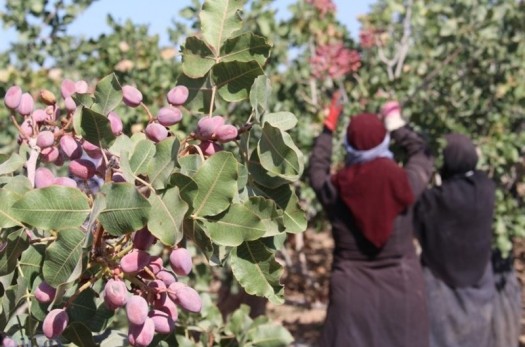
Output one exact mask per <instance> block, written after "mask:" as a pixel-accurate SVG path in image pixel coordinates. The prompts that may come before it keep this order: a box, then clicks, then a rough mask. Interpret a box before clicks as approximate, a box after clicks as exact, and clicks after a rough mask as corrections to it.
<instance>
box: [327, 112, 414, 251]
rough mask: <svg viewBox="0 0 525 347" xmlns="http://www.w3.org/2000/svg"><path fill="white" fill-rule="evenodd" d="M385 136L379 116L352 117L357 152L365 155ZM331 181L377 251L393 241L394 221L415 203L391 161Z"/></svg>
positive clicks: (351, 139) (351, 169) (355, 168)
mask: <svg viewBox="0 0 525 347" xmlns="http://www.w3.org/2000/svg"><path fill="white" fill-rule="evenodd" d="M386 134H387V131H386V129H385V127H384V126H383V123H381V121H380V120H379V119H378V118H377V116H375V115H373V114H361V115H357V116H354V117H352V119H351V121H350V124H349V126H348V129H347V140H348V143H349V144H350V145H351V146H352V147H354V148H355V149H356V150H363V151H364V150H370V149H372V148H374V147H376V146H378V145H380V144H381V143H382V142H383V140H384V139H385V136H386ZM332 181H333V183H334V185H335V186H336V188H337V189H338V191H339V194H340V196H341V199H342V200H343V201H344V203H345V204H346V206H347V207H348V208H349V209H350V211H351V212H352V215H353V216H354V218H355V220H356V223H357V226H358V227H359V229H360V231H361V232H362V233H363V235H364V236H365V237H366V238H367V239H368V240H369V241H370V242H371V243H372V244H374V245H375V246H376V247H378V248H380V247H383V245H384V244H385V243H386V241H387V240H388V238H389V237H390V234H391V233H392V230H393V223H394V219H395V218H396V217H397V216H398V215H399V214H400V213H401V212H403V211H404V210H405V209H406V208H407V207H408V206H410V205H411V204H412V203H414V195H413V193H412V189H411V188H410V185H409V183H408V177H407V175H406V173H405V171H404V170H403V169H402V168H400V167H399V166H398V165H397V164H396V163H395V162H394V161H393V160H391V159H389V158H383V157H379V158H376V159H373V160H371V161H368V162H364V163H359V164H354V165H350V166H346V167H345V168H343V169H342V170H340V171H339V172H338V173H336V174H335V175H334V176H333V177H332Z"/></svg>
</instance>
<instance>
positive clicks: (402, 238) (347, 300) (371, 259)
mask: <svg viewBox="0 0 525 347" xmlns="http://www.w3.org/2000/svg"><path fill="white" fill-rule="evenodd" d="M392 138H393V139H394V140H395V141H396V142H397V143H398V144H399V145H400V146H401V147H402V148H403V149H405V150H406V151H407V153H408V156H409V159H408V162H407V164H406V165H405V167H404V169H405V171H406V173H407V175H408V179H409V183H410V186H411V189H412V192H413V194H414V196H415V197H416V199H417V197H418V196H419V195H420V194H421V193H422V192H423V190H424V189H425V187H426V185H427V183H428V181H429V178H430V175H431V173H432V169H433V161H432V158H431V157H430V156H428V155H426V154H425V143H424V141H423V140H422V139H421V138H420V137H419V136H418V135H417V134H416V133H414V132H413V131H411V130H410V129H409V128H408V127H403V128H401V129H398V130H396V131H394V132H393V133H392ZM331 156H332V134H331V133H330V132H328V131H325V132H323V133H322V134H321V135H320V136H319V137H318V138H317V140H316V142H315V145H314V148H313V152H312V155H311V157H310V168H309V176H310V184H311V185H312V187H313V189H314V190H315V192H316V194H317V197H318V199H319V201H320V202H321V204H322V205H323V207H324V209H325V211H326V213H327V215H328V218H329V219H330V222H331V224H332V234H333V237H334V241H335V249H334V262H333V266H332V277H331V280H330V303H329V306H328V312H327V317H326V321H325V325H324V328H323V333H322V337H321V341H320V343H319V345H320V346H323V347H335V346H337V347H427V346H428V343H429V327H428V314H427V306H426V299H425V288H424V281H423V276H422V271H421V266H420V264H419V259H418V257H417V256H416V253H415V249H414V244H413V225H412V207H410V208H409V209H408V210H406V211H404V212H403V213H402V214H400V215H399V216H398V217H397V218H396V219H395V221H394V226H393V231H392V234H391V235H390V238H389V239H388V241H387V242H386V244H385V245H384V246H383V247H382V248H380V249H378V248H376V247H375V246H374V245H373V244H372V243H370V242H369V241H368V240H367V239H366V238H365V237H364V236H363V234H362V233H361V232H360V231H359V229H358V228H357V226H356V224H355V221H354V218H353V217H352V214H351V212H350V210H349V209H348V207H347V206H346V205H345V204H344V203H343V202H342V200H341V198H340V196H339V193H338V192H337V190H336V189H335V187H334V186H333V184H332V183H331V180H330V177H331V175H330V167H331ZM377 217H378V218H381V216H377Z"/></svg>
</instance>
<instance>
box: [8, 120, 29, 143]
mask: <svg viewBox="0 0 525 347" xmlns="http://www.w3.org/2000/svg"><path fill="white" fill-rule="evenodd" d="M9 118H10V119H11V122H13V124H14V125H15V127H16V129H17V130H18V133H19V134H20V136H22V137H23V138H24V139H26V140H27V141H29V137H27V135H26V134H25V133H24V132H23V131H22V128H20V125H18V122H17V121H16V118H15V116H13V115H11V116H10V117H9Z"/></svg>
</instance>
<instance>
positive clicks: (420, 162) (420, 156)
mask: <svg viewBox="0 0 525 347" xmlns="http://www.w3.org/2000/svg"><path fill="white" fill-rule="evenodd" d="M392 139H394V140H395V141H396V142H397V143H398V144H399V145H400V146H401V148H403V149H404V150H405V151H406V152H407V154H408V157H409V158H408V161H407V163H406V165H405V167H404V169H405V172H406V173H407V175H408V181H409V183H410V186H411V187H412V192H413V193H414V197H415V198H416V199H417V198H418V197H419V196H420V195H421V194H422V193H423V192H424V191H425V188H426V187H427V184H428V182H429V181H430V178H431V177H432V172H433V171H434V158H433V157H432V155H431V154H430V153H429V151H428V150H427V144H426V142H425V141H424V140H423V138H422V137H421V136H420V135H418V134H417V133H416V132H415V131H413V130H412V129H410V128H409V127H407V126H404V127H402V128H399V129H397V130H395V131H393V132H392Z"/></svg>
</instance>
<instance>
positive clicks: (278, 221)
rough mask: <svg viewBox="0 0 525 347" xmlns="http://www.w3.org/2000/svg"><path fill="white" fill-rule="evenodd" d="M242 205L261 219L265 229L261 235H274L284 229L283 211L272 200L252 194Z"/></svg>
mask: <svg viewBox="0 0 525 347" xmlns="http://www.w3.org/2000/svg"><path fill="white" fill-rule="evenodd" d="M244 205H245V206H246V207H247V208H248V209H249V210H250V211H252V212H253V213H255V214H256V215H257V216H258V217H259V218H260V219H261V221H262V223H263V225H264V227H265V230H266V232H265V233H264V235H263V237H269V236H275V235H278V234H280V233H282V232H283V231H284V229H285V228H284V220H283V213H282V211H279V210H278V209H277V205H276V204H275V202H274V201H272V200H269V199H265V198H263V197H260V196H253V197H251V198H250V199H249V200H248V201H247V202H246V203H245V204H244Z"/></svg>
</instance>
